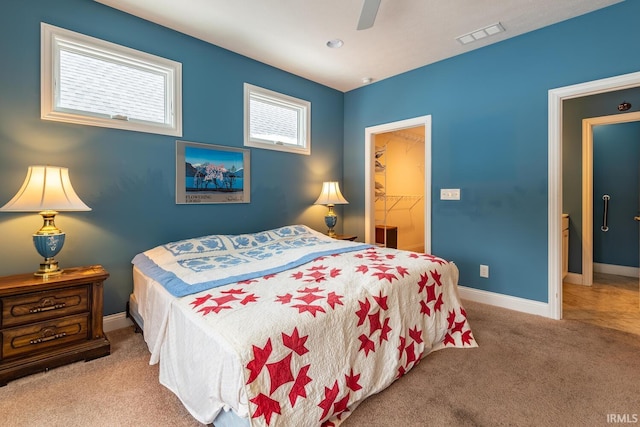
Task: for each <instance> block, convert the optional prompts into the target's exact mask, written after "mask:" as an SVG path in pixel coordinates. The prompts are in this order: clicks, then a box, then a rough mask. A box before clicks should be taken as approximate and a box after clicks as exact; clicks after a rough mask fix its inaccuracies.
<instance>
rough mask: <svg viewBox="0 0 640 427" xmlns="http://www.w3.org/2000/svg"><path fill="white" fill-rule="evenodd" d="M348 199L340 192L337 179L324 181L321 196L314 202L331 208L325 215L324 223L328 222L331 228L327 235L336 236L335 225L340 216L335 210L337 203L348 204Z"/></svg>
mask: <svg viewBox="0 0 640 427" xmlns="http://www.w3.org/2000/svg"><path fill="white" fill-rule="evenodd" d="M348 204H349V202H347V199H345V198H344V196H343V195H342V193H341V192H340V185H339V184H338V183H337V182H336V181H326V182H323V183H322V191H321V192H320V197H318V200H316V202H315V203H314V205H326V206H327V207H328V208H329V212H327V215H326V216H325V217H324V223H325V224H327V227H329V230H328V231H327V235H328V236H329V237H336V232H335V231H333V227H335V226H336V224H337V223H338V216H337V215H336V213H335V212H334V210H333V207H334V206H335V205H348Z"/></svg>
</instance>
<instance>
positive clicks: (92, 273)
mask: <svg viewBox="0 0 640 427" xmlns="http://www.w3.org/2000/svg"><path fill="white" fill-rule="evenodd" d="M107 277H109V273H107V272H106V271H105V270H104V269H103V268H102V266H100V265H94V266H89V267H77V268H69V269H65V270H64V272H63V273H62V274H60V275H58V276H52V277H49V278H42V277H36V276H34V275H33V273H28V274H19V275H14V276H6V277H0V307H1V309H2V313H1V314H2V316H1V317H0V337H1V340H2V346H1V347H0V386H3V385H6V384H7V382H9V381H11V380H14V379H16V378H20V377H23V376H25V375H30V374H33V373H36V372H41V371H46V370H48V369H51V368H55V367H57V366H61V365H66V364H68V363H72V362H77V361H79V360H91V359H95V358H98V357H102V356H106V355H108V354H110V353H111V344H110V343H109V340H108V339H107V337H106V336H105V335H104V331H103V330H102V308H103V295H102V291H103V289H102V288H103V283H104V281H105V280H106V279H107Z"/></svg>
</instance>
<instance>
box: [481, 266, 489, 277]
mask: <svg viewBox="0 0 640 427" xmlns="http://www.w3.org/2000/svg"><path fill="white" fill-rule="evenodd" d="M480 277H486V278H488V277H489V266H488V265H484V264H480Z"/></svg>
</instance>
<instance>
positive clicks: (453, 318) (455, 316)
mask: <svg viewBox="0 0 640 427" xmlns="http://www.w3.org/2000/svg"><path fill="white" fill-rule="evenodd" d="M447 322H448V328H447V329H448V330H447V334H446V335H445V337H444V341H443V343H444V345H445V346H447V345H456V344H458V343H459V344H461V345H462V346H470V345H471V343H472V342H473V340H474V338H473V333H472V332H471V328H470V327H469V322H468V321H467V313H466V312H465V311H464V308H462V307H460V312H459V313H456V311H455V309H454V310H451V311H449V313H448V316H447ZM456 339H458V340H459V341H456Z"/></svg>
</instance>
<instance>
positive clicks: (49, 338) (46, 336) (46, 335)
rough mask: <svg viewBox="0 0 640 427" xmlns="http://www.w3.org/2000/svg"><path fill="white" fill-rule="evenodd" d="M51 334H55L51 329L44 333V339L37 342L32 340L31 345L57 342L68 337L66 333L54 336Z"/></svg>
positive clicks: (38, 339)
mask: <svg viewBox="0 0 640 427" xmlns="http://www.w3.org/2000/svg"><path fill="white" fill-rule="evenodd" d="M51 334H53V331H52V330H51V329H46V330H45V331H44V333H43V334H42V335H43V336H42V337H40V338H37V339H35V340H30V341H29V344H40V343H43V342H48V341H53V340H57V339H60V338H64V337H66V336H67V333H66V332H61V333H59V334H53V335H51Z"/></svg>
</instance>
